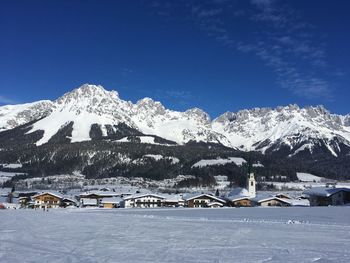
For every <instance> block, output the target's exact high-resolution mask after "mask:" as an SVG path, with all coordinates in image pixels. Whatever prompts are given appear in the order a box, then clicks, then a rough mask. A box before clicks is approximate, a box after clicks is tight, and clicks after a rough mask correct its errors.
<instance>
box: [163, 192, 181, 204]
mask: <svg viewBox="0 0 350 263" xmlns="http://www.w3.org/2000/svg"><path fill="white" fill-rule="evenodd" d="M162 196H163V197H164V200H163V201H162V206H164V207H184V206H185V200H184V199H183V195H182V194H168V195H166V194H164V195H162Z"/></svg>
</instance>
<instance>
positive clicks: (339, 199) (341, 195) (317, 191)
mask: <svg viewBox="0 0 350 263" xmlns="http://www.w3.org/2000/svg"><path fill="white" fill-rule="evenodd" d="M303 195H304V196H306V198H307V199H309V201H310V206H329V205H333V206H336V205H345V204H349V203H350V188H346V187H335V186H330V187H313V188H310V189H308V190H306V191H304V192H303Z"/></svg>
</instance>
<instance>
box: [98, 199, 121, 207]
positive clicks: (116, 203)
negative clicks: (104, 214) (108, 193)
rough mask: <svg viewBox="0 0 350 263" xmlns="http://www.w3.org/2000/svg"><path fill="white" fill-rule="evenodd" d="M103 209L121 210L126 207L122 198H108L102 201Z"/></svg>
mask: <svg viewBox="0 0 350 263" xmlns="http://www.w3.org/2000/svg"><path fill="white" fill-rule="evenodd" d="M100 206H102V207H103V208H120V207H123V206H124V200H123V198H121V197H106V198H103V199H102V200H101V201H100Z"/></svg>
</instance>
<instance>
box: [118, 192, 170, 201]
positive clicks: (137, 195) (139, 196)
mask: <svg viewBox="0 0 350 263" xmlns="http://www.w3.org/2000/svg"><path fill="white" fill-rule="evenodd" d="M146 196H153V197H155V198H159V199H165V197H163V196H160V195H157V194H150V193H148V194H134V195H130V196H127V197H125V198H124V200H129V199H136V198H142V197H146Z"/></svg>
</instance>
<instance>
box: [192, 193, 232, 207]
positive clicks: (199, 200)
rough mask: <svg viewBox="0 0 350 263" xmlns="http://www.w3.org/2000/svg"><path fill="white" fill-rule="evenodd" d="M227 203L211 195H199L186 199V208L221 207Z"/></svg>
mask: <svg viewBox="0 0 350 263" xmlns="http://www.w3.org/2000/svg"><path fill="white" fill-rule="evenodd" d="M224 205H226V201H225V200H223V199H221V198H218V197H216V196H213V195H210V194H197V195H192V196H189V197H186V198H185V206H187V207H190V208H195V207H221V206H224Z"/></svg>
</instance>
